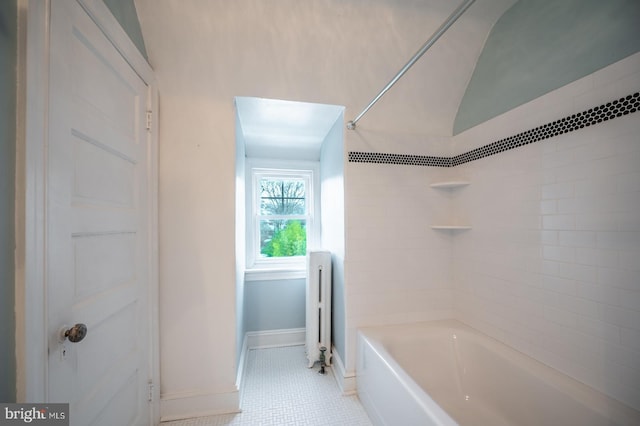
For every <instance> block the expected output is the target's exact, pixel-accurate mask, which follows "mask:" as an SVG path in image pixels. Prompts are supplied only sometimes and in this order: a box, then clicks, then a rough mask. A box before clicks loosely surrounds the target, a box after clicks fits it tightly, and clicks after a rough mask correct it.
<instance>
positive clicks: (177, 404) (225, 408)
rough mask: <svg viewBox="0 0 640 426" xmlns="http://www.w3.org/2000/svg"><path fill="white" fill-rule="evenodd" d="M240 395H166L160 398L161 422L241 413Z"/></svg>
mask: <svg viewBox="0 0 640 426" xmlns="http://www.w3.org/2000/svg"><path fill="white" fill-rule="evenodd" d="M239 407H240V393H239V392H238V391H237V390H233V391H231V392H220V393H213V392H212V393H207V392H185V393H179V394H165V395H162V396H161V397H160V421H162V422H166V421H172V420H182V419H190V418H194V417H205V416H214V415H216V414H225V413H238V412H240V408H239Z"/></svg>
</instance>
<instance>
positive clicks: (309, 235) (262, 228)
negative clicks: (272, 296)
mask: <svg viewBox="0 0 640 426" xmlns="http://www.w3.org/2000/svg"><path fill="white" fill-rule="evenodd" d="M296 165H297V166H300V164H296ZM292 166H293V165H292ZM249 169H250V171H251V180H250V182H251V191H247V193H248V195H249V194H250V197H251V206H250V208H247V212H248V213H249V212H251V218H248V219H249V220H248V232H247V234H248V242H249V244H248V247H247V248H248V250H247V252H248V259H247V260H248V262H247V266H248V268H249V269H289V270H297V269H302V268H304V262H305V256H306V252H307V248H308V247H312V246H313V244H314V242H315V239H316V235H317V232H316V229H315V227H316V225H315V220H314V219H315V217H316V214H315V213H316V212H315V208H316V205H317V203H316V200H315V199H314V186H315V185H314V179H315V178H316V175H317V173H316V170H315V169H316V166H314V165H313V164H308V165H306V167H288V168H284V167H278V168H275V167H273V168H271V167H270V168H266V167H258V166H256V165H253V166H252V167H250V168H249ZM247 207H249V206H247Z"/></svg>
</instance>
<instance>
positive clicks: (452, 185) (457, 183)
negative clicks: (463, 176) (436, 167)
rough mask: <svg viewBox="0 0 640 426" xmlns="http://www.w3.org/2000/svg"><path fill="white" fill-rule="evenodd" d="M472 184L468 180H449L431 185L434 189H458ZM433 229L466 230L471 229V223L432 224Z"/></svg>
mask: <svg viewBox="0 0 640 426" xmlns="http://www.w3.org/2000/svg"><path fill="white" fill-rule="evenodd" d="M469 184H471V182H469V181H466V180H449V181H442V182H434V183H432V184H431V185H429V186H430V187H431V188H434V189H446V190H456V189H459V188H462V187H464V186H467V185H469ZM431 229H437V230H442V231H452V232H455V231H465V230H469V229H471V226H470V225H432V226H431Z"/></svg>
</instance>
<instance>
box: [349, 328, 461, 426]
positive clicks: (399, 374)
mask: <svg viewBox="0 0 640 426" xmlns="http://www.w3.org/2000/svg"><path fill="white" fill-rule="evenodd" d="M360 342H363V343H365V344H367V345H368V346H369V348H370V349H371V350H372V351H373V352H374V353H375V355H376V356H377V357H378V358H379V359H380V361H382V362H383V363H384V364H385V365H386V366H387V367H388V369H389V371H390V372H391V374H392V375H393V376H394V377H395V378H396V379H397V380H399V381H400V382H401V383H402V385H403V386H404V388H405V389H406V390H407V392H408V393H409V394H410V395H411V397H412V398H413V401H415V402H416V403H417V404H418V405H419V406H420V407H421V408H422V410H423V411H425V412H426V413H427V415H428V416H430V417H431V418H432V419H436V420H437V422H438V424H439V425H442V426H459V425H458V423H457V422H456V421H455V420H454V419H453V418H452V417H451V416H450V415H449V413H447V412H446V411H445V410H444V409H443V408H442V407H441V406H440V404H438V403H437V402H436V401H434V400H433V398H431V396H430V395H429V394H428V393H427V392H426V391H425V390H424V389H422V387H421V386H420V385H419V384H418V383H416V382H415V380H414V379H413V378H412V377H411V376H410V375H409V374H408V373H407V372H406V371H405V370H404V369H403V368H402V367H401V366H400V364H398V362H397V361H396V360H395V359H394V358H393V357H392V356H391V354H389V352H387V350H386V349H385V348H384V345H383V344H382V342H380V341H379V340H374V339H370V338H368V337H367V336H366V335H365V334H364V333H361V332H360V330H358V349H360ZM360 356H362V354H359V356H358V360H360ZM358 364H359V363H358ZM358 371H359V369H358V368H357V367H356V380H357V378H358V376H359V373H358ZM356 383H358V381H357V382H356ZM358 389H359V388H358Z"/></svg>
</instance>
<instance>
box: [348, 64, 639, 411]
mask: <svg viewBox="0 0 640 426" xmlns="http://www.w3.org/2000/svg"><path fill="white" fill-rule="evenodd" d="M639 89H640V54H635V55H632V56H630V57H628V58H626V59H624V60H622V61H620V62H618V63H615V64H613V65H611V66H609V67H607V68H605V69H602V70H600V71H598V72H596V73H594V74H592V75H590V76H587V77H585V78H582V79H580V80H578V81H575V82H573V83H571V84H569V85H567V86H565V87H563V88H560V89H558V90H556V91H554V92H551V93H549V94H547V95H545V96H542V97H540V98H538V99H535V100H533V101H531V102H529V103H527V104H525V105H522V106H519V107H517V108H515V109H513V110H512V111H509V112H507V113H505V114H503V115H501V116H499V117H496V118H494V119H492V120H490V121H488V122H485V123H483V124H481V125H478V126H476V127H474V128H472V129H469V130H467V131H465V132H464V133H461V134H459V135H456V136H455V137H453V138H452V140H451V141H450V142H446V143H449V144H450V145H451V146H450V150H451V151H450V152H449V154H446V155H445V156H444V157H439V158H438V163H437V164H434V163H431V162H430V161H431V158H430V157H428V156H425V158H414V157H403V158H398V157H394V156H387V157H385V156H381V157H375V156H369V155H368V154H367V153H366V152H363V147H364V146H366V144H364V143H362V141H359V140H358V143H356V144H355V145H356V148H357V149H358V151H357V152H352V153H350V157H349V161H350V163H349V166H348V167H347V169H346V173H347V180H346V183H347V185H346V203H347V224H346V247H347V252H346V258H345V272H346V279H345V286H346V315H347V317H346V321H347V324H346V326H347V354H346V369H347V371H350V370H352V369H353V368H354V365H355V362H354V360H355V335H356V333H355V331H356V329H357V328H358V327H360V326H365V325H378V324H393V323H404V322H411V321H416V320H429V319H436V318H443V317H447V316H453V317H456V318H458V319H460V320H462V321H465V322H467V323H468V324H469V325H471V326H473V327H475V328H477V329H479V330H481V331H483V332H485V333H487V334H489V335H491V336H493V337H495V338H497V339H499V340H502V341H504V342H505V343H507V344H510V345H511V346H513V347H515V348H516V349H518V350H521V351H522V352H524V353H526V354H528V355H530V356H532V357H534V358H536V359H538V360H539V361H541V362H544V363H546V364H548V365H550V366H552V367H554V368H556V369H558V370H560V371H563V372H565V373H566V374H569V375H570V376H572V377H574V378H576V379H578V380H581V381H583V382H585V383H587V384H588V385H591V386H592V387H594V388H596V389H599V390H600V391H602V392H604V393H607V394H608V395H610V396H612V397H614V398H616V399H618V400H620V401H623V402H625V403H627V404H629V405H631V406H633V407H634V408H636V409H640V361H639V360H640V112H636V111H637V109H636V110H634V111H628V112H631V113H630V114H628V115H623V116H620V117H615V118H613V119H611V116H610V115H609V117H610V118H609V119H607V120H603V121H602V122H599V123H593V122H592V123H590V124H589V125H588V126H586V127H584V128H580V125H581V124H582V122H580V120H582V118H580V119H578V120H575V119H571V118H569V120H570V121H571V120H573V121H572V123H573V125H572V127H571V130H572V131H570V132H569V133H564V134H559V135H557V136H553V135H550V134H549V127H544V126H545V125H546V124H549V123H554V122H556V121H557V120H560V119H563V118H567V117H571V116H572V115H574V114H575V115H577V114H578V113H583V114H582V115H581V117H584V112H585V111H588V110H589V109H595V108H594V107H598V106H602V105H606V104H607V103H609V102H611V101H613V100H619V99H620V98H626V97H627V96H628V95H630V94H635V93H638V90H639ZM633 99H634V101H633V102H636V100H637V99H638V96H635V97H634V98H633ZM605 109H606V110H607V111H609V112H608V114H610V113H611V111H610V110H609V107H606V108H605ZM600 111H602V108H599V109H598V110H597V111H596V112H597V113H598V114H599V113H600ZM588 114H590V117H592V118H593V117H594V116H593V115H591V114H592V113H591V112H589V113H588ZM576 123H578V125H577V126H576ZM557 125H560V126H563V125H564V124H554V126H557ZM540 126H543V127H542V128H539V127H540ZM545 132H546V133H545ZM523 141H524V142H526V144H523ZM396 142H397V143H398V144H401V141H396ZM496 142H499V143H496ZM443 143H445V142H443ZM353 145H354V144H351V145H350V146H352V147H353ZM488 145H489V146H488ZM513 145H518V147H516V148H514V149H508V148H512V147H513ZM519 145H522V146H519ZM505 147H506V148H507V149H506V150H505V149H504V148H505ZM474 150H475V151H474ZM392 151H393V150H390V151H387V152H392ZM443 153H445V151H444V150H443V149H440V150H439V151H438V152H434V154H433V155H436V156H442V155H443ZM441 158H445V159H446V158H448V159H450V164H449V167H447V165H446V164H445V165H444V166H442V164H441V163H442V161H441ZM372 159H374V160H375V161H382V163H384V162H385V161H387V160H388V161H389V162H391V163H395V164H367V163H368V162H369V160H372ZM372 162H373V161H372ZM444 163H446V161H445V162H444ZM401 164H404V165H401ZM416 164H418V165H416ZM451 166H453V167H451ZM450 179H452V180H460V179H464V180H470V181H471V184H470V185H469V186H466V187H463V188H459V189H456V190H453V191H442V190H435V189H433V188H429V186H428V185H429V184H430V183H433V182H437V181H441V180H450ZM449 222H450V223H468V224H470V225H472V227H473V229H471V230H468V231H455V232H451V231H437V230H432V229H431V228H430V226H431V225H432V224H438V223H449Z"/></svg>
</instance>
